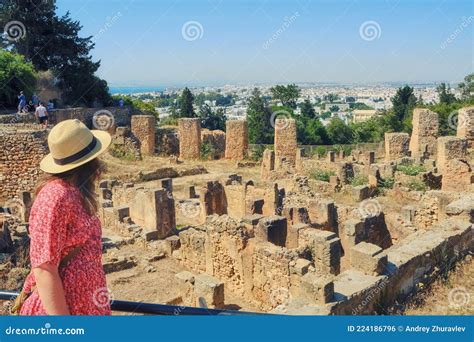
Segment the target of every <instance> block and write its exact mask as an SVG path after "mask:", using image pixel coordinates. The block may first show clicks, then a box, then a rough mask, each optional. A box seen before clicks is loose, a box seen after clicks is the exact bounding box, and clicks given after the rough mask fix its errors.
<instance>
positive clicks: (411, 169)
mask: <svg viewBox="0 0 474 342" xmlns="http://www.w3.org/2000/svg"><path fill="white" fill-rule="evenodd" d="M397 171H400V172H401V173H403V174H405V175H407V176H416V175H418V174H419V173H421V172H425V171H426V169H425V167H424V166H421V165H397Z"/></svg>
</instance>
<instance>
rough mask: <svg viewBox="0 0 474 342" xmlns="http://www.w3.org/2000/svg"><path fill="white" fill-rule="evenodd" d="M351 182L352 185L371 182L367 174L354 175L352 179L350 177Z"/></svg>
mask: <svg viewBox="0 0 474 342" xmlns="http://www.w3.org/2000/svg"><path fill="white" fill-rule="evenodd" d="M350 182H351V185H352V186H359V185H364V184H367V183H368V182H369V179H368V178H367V177H366V176H363V175H358V176H354V177H352V179H350Z"/></svg>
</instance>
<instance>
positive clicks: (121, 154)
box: [109, 145, 137, 161]
mask: <svg viewBox="0 0 474 342" xmlns="http://www.w3.org/2000/svg"><path fill="white" fill-rule="evenodd" d="M109 151H110V154H111V155H112V156H113V157H115V158H118V159H122V160H126V161H135V160H137V158H136V157H135V154H133V153H132V152H131V151H130V150H127V149H125V148H123V147H121V146H120V145H112V146H111V147H110V150H109Z"/></svg>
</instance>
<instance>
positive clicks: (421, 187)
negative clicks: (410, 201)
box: [406, 179, 428, 191]
mask: <svg viewBox="0 0 474 342" xmlns="http://www.w3.org/2000/svg"><path fill="white" fill-rule="evenodd" d="M406 186H407V188H408V189H410V190H412V191H426V190H427V189H428V187H427V186H426V185H425V183H423V182H422V181H420V180H418V179H411V180H410V181H408V182H407V183H406Z"/></svg>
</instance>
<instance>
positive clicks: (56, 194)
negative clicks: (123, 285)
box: [21, 179, 110, 315]
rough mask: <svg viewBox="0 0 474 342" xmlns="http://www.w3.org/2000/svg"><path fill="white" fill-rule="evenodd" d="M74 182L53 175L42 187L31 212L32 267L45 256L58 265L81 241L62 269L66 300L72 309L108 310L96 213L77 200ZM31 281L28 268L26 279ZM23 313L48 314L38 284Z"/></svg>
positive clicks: (28, 283) (87, 312) (100, 312)
mask: <svg viewBox="0 0 474 342" xmlns="http://www.w3.org/2000/svg"><path fill="white" fill-rule="evenodd" d="M81 203H82V202H81V193H80V191H79V189H78V188H76V187H74V186H73V185H71V184H69V183H67V182H65V181H63V180H59V179H58V180H54V181H51V182H49V183H48V184H46V185H45V186H44V188H43V189H41V191H40V193H39V194H38V196H37V198H36V200H35V202H34V203H33V206H32V208H31V214H30V228H29V230H30V239H31V242H30V259H31V268H32V269H33V268H35V267H38V266H40V265H42V264H44V263H46V262H50V263H53V264H54V265H59V263H60V261H61V259H62V258H64V257H65V256H66V255H67V254H68V253H69V252H70V251H71V250H73V249H74V248H75V247H77V246H82V247H81V250H80V252H79V253H78V254H76V255H75V256H74V257H73V258H72V259H71V260H70V261H69V262H68V264H67V266H66V267H64V268H63V269H62V270H61V271H60V276H61V279H62V283H63V287H64V292H65V295H66V302H67V304H68V306H69V310H70V313H71V314H72V315H110V304H109V293H108V290H107V285H106V282H105V273H104V270H103V268H102V262H101V256H102V240H101V235H102V229H101V225H100V221H99V219H98V217H96V216H90V215H89V214H88V213H87V212H86V210H85V209H84V207H83V206H82V204H81ZM34 284H35V279H34V274H33V272H31V273H30V274H29V275H28V277H27V279H26V282H25V285H24V286H25V289H26V290H27V291H29V289H31V287H32V286H33V285H34ZM21 314H22V315H46V314H47V313H46V311H45V309H44V307H43V304H42V302H41V299H40V297H39V295H38V290H36V289H35V290H34V292H33V293H32V294H31V295H30V296H29V297H28V299H27V300H26V301H25V302H24V304H23V306H22V308H21Z"/></svg>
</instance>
